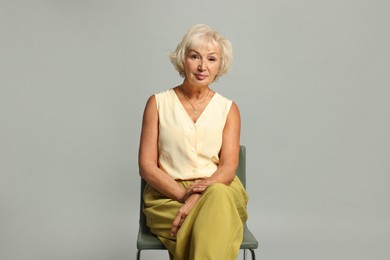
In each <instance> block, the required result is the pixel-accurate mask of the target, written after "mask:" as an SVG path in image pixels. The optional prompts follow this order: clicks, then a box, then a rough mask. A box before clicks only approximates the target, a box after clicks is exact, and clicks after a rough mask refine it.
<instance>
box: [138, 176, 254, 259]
mask: <svg viewBox="0 0 390 260" xmlns="http://www.w3.org/2000/svg"><path fill="white" fill-rule="evenodd" d="M177 182H178V183H179V184H180V185H182V186H183V187H184V188H187V187H188V186H189V185H190V184H191V183H192V181H177ZM144 201H145V207H144V213H145V216H146V220H147V225H148V226H149V228H150V230H151V232H152V233H154V234H155V235H156V236H157V237H158V238H159V239H160V240H161V242H162V243H163V244H164V245H165V247H166V248H167V249H168V251H169V256H170V259H172V260H235V259H236V257H237V255H238V251H239V249H240V245H241V242H242V236H243V224H244V223H245V221H246V220H247V217H248V215H247V211H246V205H247V203H248V196H247V193H246V191H245V188H244V187H243V185H242V183H241V182H240V180H239V178H238V177H235V178H234V180H233V181H232V182H231V184H230V185H225V184H214V185H211V186H209V187H208V188H207V190H206V191H204V192H203V194H202V196H201V198H200V199H199V201H198V202H197V204H196V205H195V207H194V208H193V209H192V210H191V212H190V213H189V214H188V216H187V217H186V219H185V221H184V223H183V225H182V226H181V228H180V229H179V231H178V233H177V236H176V237H173V236H171V234H170V230H171V227H172V222H173V220H174V218H175V217H176V215H177V212H178V210H179V209H180V207H181V206H182V205H183V204H181V203H179V202H177V201H175V200H172V199H169V198H166V197H165V196H164V195H162V194H161V193H159V192H158V191H156V190H155V189H154V188H152V187H151V186H150V185H148V184H147V185H146V187H145V190H144Z"/></svg>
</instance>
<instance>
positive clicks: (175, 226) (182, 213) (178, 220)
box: [171, 193, 202, 236]
mask: <svg viewBox="0 0 390 260" xmlns="http://www.w3.org/2000/svg"><path fill="white" fill-rule="evenodd" d="M201 196H202V195H201V194H199V193H195V194H192V195H190V196H189V198H188V199H187V200H186V201H185V202H184V204H183V206H182V207H181V208H180V209H179V211H178V212H177V215H176V217H175V219H174V220H173V223H172V227H171V235H172V236H176V234H177V232H178V231H179V229H180V227H181V226H182V225H183V223H184V221H185V219H186V217H187V216H188V214H189V213H190V212H191V210H192V208H193V207H194V206H195V205H196V203H197V202H198V200H199V199H200V197H201Z"/></svg>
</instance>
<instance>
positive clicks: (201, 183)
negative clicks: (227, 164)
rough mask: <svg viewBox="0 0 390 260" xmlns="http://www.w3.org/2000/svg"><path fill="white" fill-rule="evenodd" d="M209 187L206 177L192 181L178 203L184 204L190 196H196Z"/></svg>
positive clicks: (209, 183)
mask: <svg viewBox="0 0 390 260" xmlns="http://www.w3.org/2000/svg"><path fill="white" fill-rule="evenodd" d="M210 185H211V182H210V181H209V179H208V178H207V177H204V178H201V179H198V180H196V181H194V182H193V183H192V184H191V185H190V186H189V187H188V188H187V190H186V191H185V192H184V195H183V196H182V198H181V199H180V200H179V202H181V203H185V202H186V201H187V199H188V198H189V197H190V196H191V195H192V194H197V193H199V194H202V193H203V192H204V191H205V190H206V189H207V187H208V186H210Z"/></svg>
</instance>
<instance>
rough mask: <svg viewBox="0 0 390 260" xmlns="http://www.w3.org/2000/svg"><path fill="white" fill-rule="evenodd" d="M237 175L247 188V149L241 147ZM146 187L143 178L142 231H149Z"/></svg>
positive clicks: (140, 222)
mask: <svg viewBox="0 0 390 260" xmlns="http://www.w3.org/2000/svg"><path fill="white" fill-rule="evenodd" d="M236 175H237V177H238V178H240V180H241V182H242V185H244V187H246V147H245V146H243V145H241V146H240V155H239V158H238V167H237V171H236ZM145 185H146V181H145V180H144V179H142V178H141V194H140V199H141V201H140V208H139V209H140V210H139V224H140V227H141V228H142V231H149V228H148V227H147V226H146V217H145V214H144V212H143V211H142V209H143V207H144V188H145Z"/></svg>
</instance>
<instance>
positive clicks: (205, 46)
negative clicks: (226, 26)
mask: <svg viewBox="0 0 390 260" xmlns="http://www.w3.org/2000/svg"><path fill="white" fill-rule="evenodd" d="M187 51H196V52H205V53H214V54H217V55H220V53H221V50H220V47H219V44H218V43H217V42H215V41H213V40H205V39H202V40H198V41H195V42H192V43H191V44H190V45H189V46H188V48H187Z"/></svg>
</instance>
